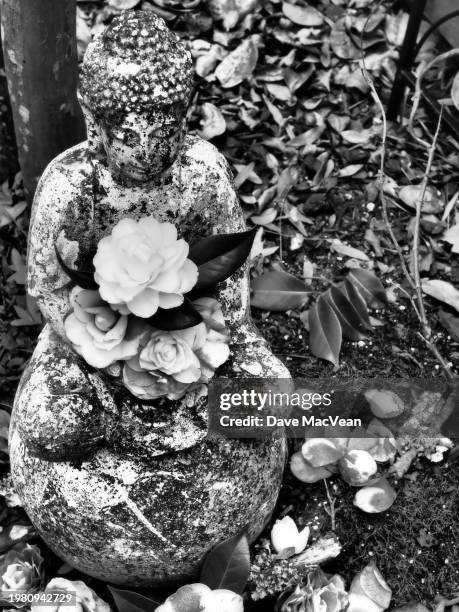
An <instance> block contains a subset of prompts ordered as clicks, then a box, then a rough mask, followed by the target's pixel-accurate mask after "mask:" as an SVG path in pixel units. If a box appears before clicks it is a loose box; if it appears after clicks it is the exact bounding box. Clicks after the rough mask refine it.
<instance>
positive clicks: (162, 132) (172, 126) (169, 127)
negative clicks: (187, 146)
mask: <svg viewBox="0 0 459 612" xmlns="http://www.w3.org/2000/svg"><path fill="white" fill-rule="evenodd" d="M179 127H180V124H179V123H177V122H176V121H174V122H171V123H164V124H163V125H160V126H158V127H157V128H155V129H154V130H153V131H152V132H151V136H153V137H154V138H167V137H169V136H171V135H172V134H173V133H174V132H176V131H177V130H178V129H179Z"/></svg>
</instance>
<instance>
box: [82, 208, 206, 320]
mask: <svg viewBox="0 0 459 612" xmlns="http://www.w3.org/2000/svg"><path fill="white" fill-rule="evenodd" d="M188 252H189V246H188V243H187V242H185V240H183V239H180V240H178V239H177V229H176V228H175V226H174V225H172V223H161V222H159V221H157V220H156V219H154V218H153V217H143V218H141V219H139V220H138V221H135V220H134V219H122V220H121V221H120V222H119V223H117V224H116V225H115V227H114V228H113V230H112V233H111V234H110V235H109V236H106V237H105V238H102V240H100V242H99V244H98V246H97V253H96V255H95V257H94V260H93V261H94V267H95V274H94V278H95V280H96V282H97V283H98V284H99V287H100V289H99V291H100V295H101V296H102V298H103V299H104V300H105V301H107V302H109V303H110V304H112V305H113V306H114V307H116V309H117V310H119V311H120V312H121V313H122V314H128V313H129V312H131V313H133V314H135V315H137V316H138V317H143V318H147V317H151V316H152V315H154V314H155V312H156V311H157V310H158V308H175V307H176V306H180V304H182V302H183V294H184V293H186V292H187V291H190V289H192V287H193V286H194V285H195V284H196V281H197V279H198V268H197V266H196V265H195V264H194V263H193V262H192V261H191V260H190V259H187V257H188Z"/></svg>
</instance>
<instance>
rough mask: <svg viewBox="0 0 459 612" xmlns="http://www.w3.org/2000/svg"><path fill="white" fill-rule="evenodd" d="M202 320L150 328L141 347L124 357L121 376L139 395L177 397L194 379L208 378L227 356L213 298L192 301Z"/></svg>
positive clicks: (221, 322)
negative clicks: (186, 325)
mask: <svg viewBox="0 0 459 612" xmlns="http://www.w3.org/2000/svg"><path fill="white" fill-rule="evenodd" d="M193 305H194V306H195V307H196V309H197V310H198V311H199V312H200V314H201V316H202V318H203V322H202V323H199V325H195V326H193V327H189V328H187V329H179V330H175V331H161V330H157V329H155V330H153V331H152V332H151V334H150V335H148V336H144V337H143V339H142V340H141V350H140V352H139V353H138V354H137V355H136V356H135V357H133V358H132V359H129V360H127V362H126V364H125V366H124V370H123V380H124V384H125V385H126V387H127V388H128V389H129V391H130V392H131V393H132V394H133V395H135V396H136V397H139V398H141V399H156V398H158V397H162V396H167V397H168V398H169V399H180V398H181V397H182V396H183V395H184V394H185V392H186V390H187V388H188V387H189V386H190V385H191V384H193V383H195V382H208V381H209V380H210V378H212V376H213V375H214V372H215V370H216V369H217V368H218V367H219V366H221V365H222V364H223V363H224V362H225V361H226V360H227V359H228V357H229V354H230V349H229V346H228V334H227V331H226V327H225V321H224V318H223V314H222V311H221V307H220V304H219V303H218V302H217V300H215V299H213V298H202V299H200V300H196V302H193Z"/></svg>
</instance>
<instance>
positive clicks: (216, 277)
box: [188, 229, 256, 296]
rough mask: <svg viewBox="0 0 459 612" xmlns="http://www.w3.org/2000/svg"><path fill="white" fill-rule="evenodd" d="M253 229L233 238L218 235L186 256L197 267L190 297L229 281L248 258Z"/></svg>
mask: <svg viewBox="0 0 459 612" xmlns="http://www.w3.org/2000/svg"><path fill="white" fill-rule="evenodd" d="M255 234H256V229H253V230H249V231H247V232H238V233H235V234H217V235H215V236H208V237H207V238H204V239H203V240H200V241H199V242H198V243H197V244H195V245H193V246H192V247H191V248H190V253H189V255H188V257H189V259H191V261H194V263H195V264H196V265H197V266H198V270H199V277H198V282H197V283H196V285H195V286H194V287H193V290H192V292H191V293H190V294H189V296H191V295H196V294H198V292H200V291H203V290H205V289H210V288H213V287H214V286H215V285H216V284H217V283H221V282H222V281H224V280H226V279H227V278H229V277H230V276H231V275H232V274H234V272H236V270H238V269H239V268H240V267H241V266H242V264H243V263H244V262H245V260H246V259H247V257H248V256H249V255H250V250H251V248H252V244H253V241H254V239H255Z"/></svg>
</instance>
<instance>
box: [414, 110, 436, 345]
mask: <svg viewBox="0 0 459 612" xmlns="http://www.w3.org/2000/svg"><path fill="white" fill-rule="evenodd" d="M442 117H443V107H441V111H440V116H439V118H438V123H437V129H436V130H435V135H434V137H433V140H432V144H431V145H430V147H429V157H428V160H427V165H426V169H425V172H424V177H423V179H422V183H421V197H420V198H419V199H418V200H417V202H416V218H415V224H414V232H413V276H414V284H415V291H416V295H417V302H418V312H419V320H420V322H421V325H422V329H423V333H424V337H425V339H426V340H429V339H430V336H431V335H432V330H431V328H430V325H429V323H428V321H427V317H426V311H425V308H424V299H423V296H422V286H421V274H420V270H419V242H420V231H421V212H422V208H423V206H424V201H425V197H426V192H427V187H428V184H429V175H430V172H431V170H432V163H433V158H434V155H435V148H436V146H437V140H438V135H439V133H440V127H441V120H442Z"/></svg>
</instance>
